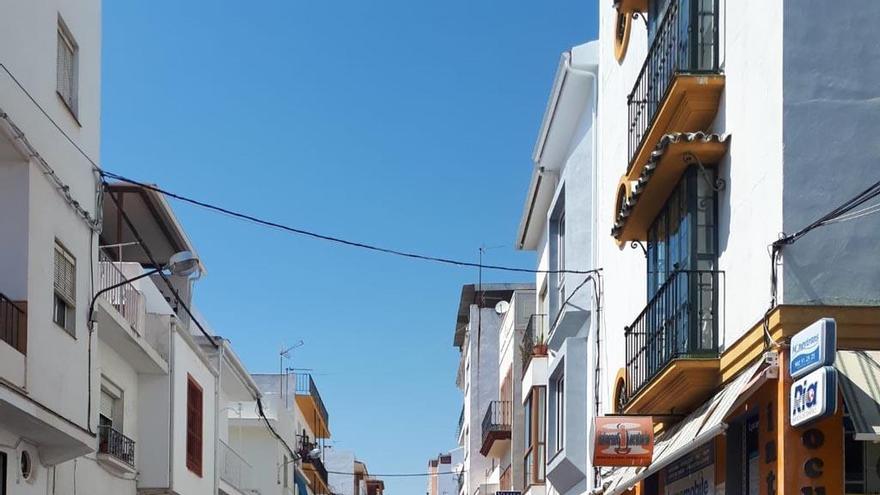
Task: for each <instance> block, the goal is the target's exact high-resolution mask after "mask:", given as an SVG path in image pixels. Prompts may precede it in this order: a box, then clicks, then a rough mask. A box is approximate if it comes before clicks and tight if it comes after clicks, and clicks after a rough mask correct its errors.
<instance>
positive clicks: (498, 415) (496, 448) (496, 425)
mask: <svg viewBox="0 0 880 495" xmlns="http://www.w3.org/2000/svg"><path fill="white" fill-rule="evenodd" d="M510 418H511V414H510V401H509V400H493V401H492V402H490V403H489V407H488V408H486V415H485V416H483V445H482V446H481V447H480V453H481V454H483V456H484V457H500V456H501V454H502V453H503V452H504V450H505V447H509V446H510V426H511V421H510Z"/></svg>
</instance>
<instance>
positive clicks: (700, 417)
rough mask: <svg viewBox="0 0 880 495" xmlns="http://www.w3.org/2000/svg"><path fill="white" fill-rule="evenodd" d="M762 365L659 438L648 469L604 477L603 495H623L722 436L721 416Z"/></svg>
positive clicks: (754, 367) (724, 389)
mask: <svg viewBox="0 0 880 495" xmlns="http://www.w3.org/2000/svg"><path fill="white" fill-rule="evenodd" d="M761 364H762V362H761V361H759V362H757V363H755V364H753V365H751V366H750V367H749V368H748V369H746V370H745V371H744V372H742V373H740V374H739V375H738V376H737V377H736V378H734V379H733V381H731V382H730V383H728V384H727V385H726V386H725V387H724V388H723V389H721V392H719V393H718V394H716V395H715V396H714V397H712V398H711V399H710V400H708V401H706V402H705V403H704V404H703V405H702V406H700V407H699V408H698V409H697V410H696V411H694V412H692V413H691V414H689V415H688V416H687V417H686V418H685V419H684V420H682V421H681V422H680V423H678V424H676V425H675V426H673V427H672V428H671V429H669V430H668V431H666V432H663V433H661V434H660V435H658V436H657V439H656V441H655V442H654V459H653V460H652V461H651V465H650V466H647V467H627V468H618V469H616V470H614V471H612V472H611V474H610V475H608V476H605V477H604V479H603V481H604V482H605V483H606V486H605V491H604V493H605V494H606V495H617V494H620V493H623V492H625V491H626V490H627V489H629V488H632V487H633V486H635V484H636V483H638V482H639V481H641V480H643V479H645V478H647V477H648V476H650V475H652V474H654V473H656V472H658V471H660V470H661V469H663V468H664V467H666V466H667V465H669V464H670V463H671V462H672V461H674V460H676V459H678V458H680V457H681V456H683V455H684V454H686V453H687V452H690V451H691V450H693V449H694V448H696V447H699V446H700V445H702V444H704V443H706V442H708V441H710V440H712V439H713V438H715V437H716V436H717V435H719V434H721V433H722V432H723V431H724V429H725V428H726V426H727V425H726V424H725V423H724V417H725V416H727V415H728V414H729V413H730V411H731V410H732V407H733V405H734V403H735V402H736V401H737V399H738V398H739V396H740V395H741V394H742V393H743V392H744V391H745V390H746V388H747V387H748V384H749V382H750V381H751V379H752V377H754V376H755V373H756V372H757V371H758V368H759V367H760V366H761Z"/></svg>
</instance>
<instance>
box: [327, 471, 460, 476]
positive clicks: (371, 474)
mask: <svg viewBox="0 0 880 495" xmlns="http://www.w3.org/2000/svg"><path fill="white" fill-rule="evenodd" d="M464 472H465V471H461V472H456V471H444V472H440V473H386V474H376V473H370V476H373V477H376V478H419V477H425V476H440V475H446V474H455V475H460V474H463V473H464ZM327 473H328V474H342V475H348V476H356V475H358V474H361V473H348V472H345V471H327Z"/></svg>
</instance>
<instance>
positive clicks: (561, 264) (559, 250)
mask: <svg viewBox="0 0 880 495" xmlns="http://www.w3.org/2000/svg"><path fill="white" fill-rule="evenodd" d="M556 269H557V270H559V273H557V274H556V276H557V278H556V287H557V290H558V291H559V309H560V310H561V309H562V305H563V304H565V272H563V271H562V270H565V211H564V210H563V211H562V213H560V215H559V218H558V219H557V220H556Z"/></svg>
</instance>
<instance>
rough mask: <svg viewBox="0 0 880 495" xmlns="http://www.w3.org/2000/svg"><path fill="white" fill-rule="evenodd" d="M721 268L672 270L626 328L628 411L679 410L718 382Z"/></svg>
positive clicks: (701, 397)
mask: <svg viewBox="0 0 880 495" xmlns="http://www.w3.org/2000/svg"><path fill="white" fill-rule="evenodd" d="M723 284H724V272H718V271H702V270H695V271H678V272H675V273H673V274H672V275H671V276H670V277H669V279H668V280H667V281H666V283H664V284H663V285H662V286H661V287H660V288H659V289H658V291H657V293H656V294H655V295H654V297H652V298H651V300H650V301H649V302H648V305H647V306H646V307H645V309H644V310H642V312H641V314H640V315H639V316H638V318H636V320H635V321H634V322H633V323H632V325H630V326H629V327H627V328H626V331H625V338H626V371H627V380H626V381H627V387H626V398H625V399H624V403H625V406H624V412H625V413H627V414H651V415H657V416H662V415H664V414H684V413H687V412H689V411H691V410H692V409H693V408H694V407H696V406H697V405H699V404H700V403H702V402H703V401H704V400H705V399H706V398H708V396H709V395H710V394H711V393H712V391H714V390H715V389H716V388H717V387H718V385H719V384H720V382H721V373H720V360H719V355H718V335H719V324H720V322H721V321H723V310H724V307H723V306H724V304H723V295H722V294H721V290H720V289H722V288H723Z"/></svg>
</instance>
